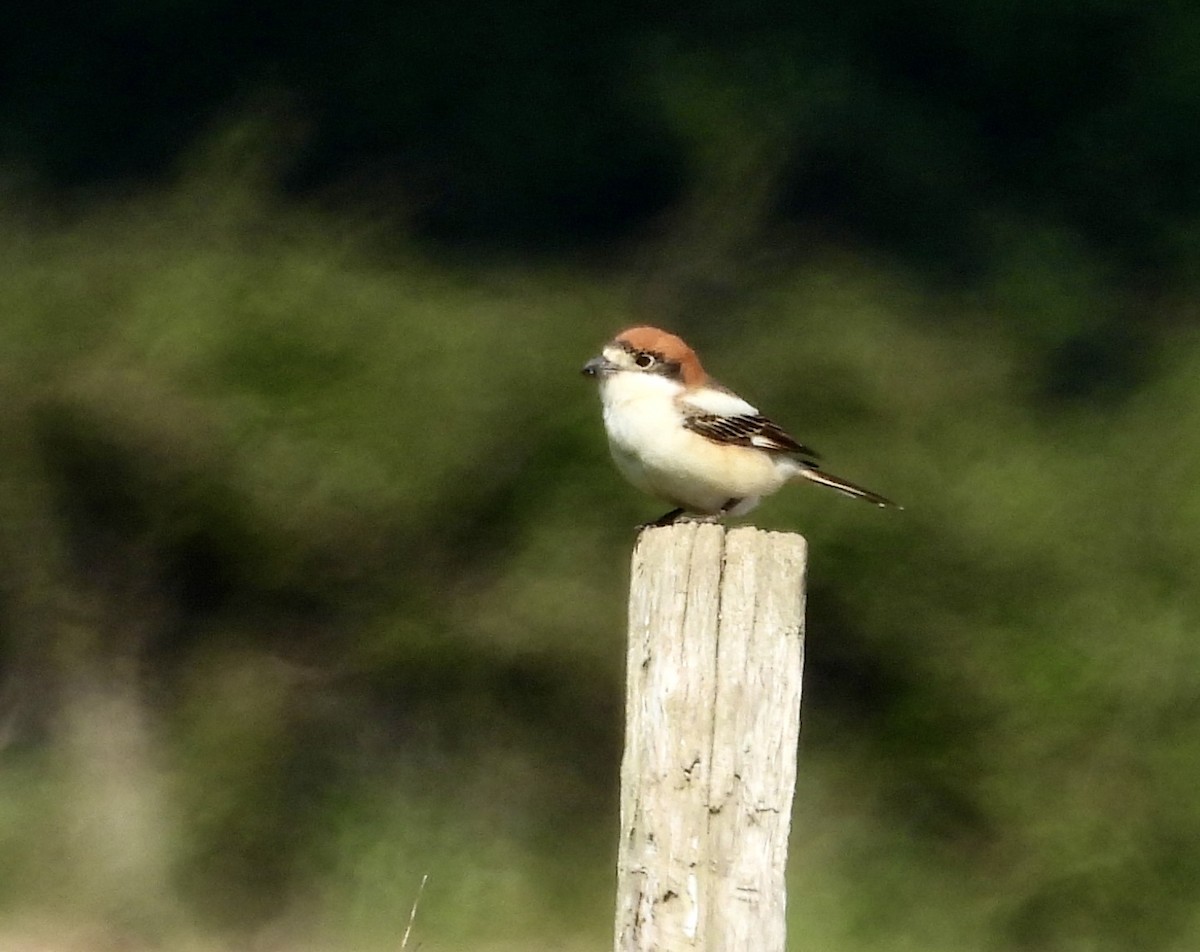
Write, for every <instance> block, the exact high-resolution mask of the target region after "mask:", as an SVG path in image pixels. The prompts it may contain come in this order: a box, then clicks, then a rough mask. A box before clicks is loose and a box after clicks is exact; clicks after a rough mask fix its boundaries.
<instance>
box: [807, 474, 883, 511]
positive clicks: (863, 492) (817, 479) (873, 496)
mask: <svg viewBox="0 0 1200 952" xmlns="http://www.w3.org/2000/svg"><path fill="white" fill-rule="evenodd" d="M797 475H799V476H803V477H804V478H805V479H807V480H811V481H812V482H814V483H819V484H820V485H822V486H828V487H829V488H830V489H836V490H837V491H838V492H840V493H842V494H843V495H845V496H851V497H853V498H854V499H865V500H866V501H867V502H869V503H873V504H874V505H876V506H883V507H887V506H890V507H892V508H894V509H903V508H904V507H903V506H901V505H899V504H897V503H894V502H892V501H891V500H890V499H888V498H886V497H884V496H881V495H879V493H873V492H871V490H869V489H863V488H862V486H856V485H854V483H852V482H849V481H848V480H845V479H842V478H841V477H840V476H833V475H831V474H830V473H826V472H823V471H821V470H819V469H808V468H805V469H802V470H800V472H799V473H798V474H797Z"/></svg>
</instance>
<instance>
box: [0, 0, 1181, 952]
mask: <svg viewBox="0 0 1200 952" xmlns="http://www.w3.org/2000/svg"><path fill="white" fill-rule="evenodd" d="M61 14H62V11H56V10H54V9H53V8H52V7H46V6H45V5H38V6H34V5H32V4H30V5H28V7H26V6H25V5H21V4H18V6H17V10H16V16H15V18H14V25H13V28H12V29H11V30H6V31H5V36H4V38H3V39H2V40H0V43H2V44H3V45H4V49H3V51H2V52H3V54H4V55H3V56H2V57H0V62H2V63H3V64H4V66H3V69H4V71H5V77H4V78H5V80H6V81H5V82H4V83H0V150H2V151H3V154H4V157H5V167H6V172H5V178H4V186H3V189H2V194H0V219H2V221H3V227H2V228H0V260H2V261H4V262H5V268H4V277H3V279H2V280H0V315H2V317H3V320H2V322H0V392H3V394H4V401H3V404H2V405H0V507H2V513H0V855H2V856H3V857H4V862H3V863H0V922H2V923H3V926H0V946H4V947H12V948H15V949H25V948H53V949H72V950H75V949H78V950H87V952H91V950H93V949H101V948H111V947H114V946H115V945H120V946H121V947H124V948H135V949H143V948H145V949H151V948H162V949H175V948H179V949H183V948H203V949H217V948H244V947H246V946H247V945H248V944H250V945H253V946H254V947H261V948H264V949H289V950H290V949H314V950H316V949H321V950H325V949H334V950H337V949H350V948H356V949H373V948H380V949H383V948H396V947H398V945H399V941H400V936H401V935H402V934H403V931H404V928H405V925H406V924H407V921H408V915H409V910H410V908H411V905H412V902H413V899H414V897H415V896H416V894H417V890H418V887H419V884H420V882H421V879H422V877H423V876H424V875H426V874H428V882H427V885H426V886H425V889H424V891H423V892H422V893H421V902H420V907H419V910H418V914H417V920H416V924H415V926H414V936H413V941H414V942H419V947H420V948H422V949H428V950H435V949H455V950H459V949H461V950H500V949H513V950H515V949H522V950H536V949H547V950H550V949H554V950H575V949H580V950H582V949H599V948H605V947H607V945H608V944H609V943H610V938H609V932H610V915H611V906H612V898H611V891H612V865H613V859H614V854H615V849H614V846H615V840H614V838H615V829H616V777H617V767H618V761H619V756H620V745H621V737H620V731H621V724H622V712H621V701H622V690H623V686H622V677H623V673H622V660H623V624H624V617H623V616H624V599H625V590H626V583H627V578H626V566H627V559H628V555H629V551H630V548H631V546H632V543H633V539H634V530H633V526H634V525H636V524H637V523H638V522H640V521H643V520H645V519H647V518H651V517H653V516H655V515H657V514H658V509H657V508H656V505H657V504H655V503H653V502H651V501H649V500H643V499H641V498H638V497H637V495H636V494H635V493H634V492H633V491H632V490H631V489H629V488H628V487H626V486H625V485H624V484H623V483H621V481H620V479H619V477H618V476H617V475H616V474H615V472H614V471H613V470H612V467H611V466H610V465H609V463H608V460H607V455H606V451H605V447H604V444H603V435H602V430H601V426H600V421H599V415H598V410H597V405H596V400H595V395H594V394H593V393H592V392H591V389H590V386H589V385H588V383H587V382H586V381H584V380H582V379H581V378H580V377H579V376H578V368H579V367H580V366H581V365H582V363H583V361H584V360H585V359H587V357H589V356H591V355H592V354H593V353H594V352H595V351H596V349H597V347H598V346H599V345H600V344H601V343H602V342H603V341H604V340H605V339H607V338H608V337H609V336H611V334H612V333H613V332H614V331H615V330H617V329H619V328H620V327H622V326H625V325H627V324H630V323H634V322H640V321H654V322H656V323H662V324H665V325H667V326H670V327H672V328H674V329H676V330H679V331H680V332H682V333H684V334H685V335H686V336H688V338H689V339H690V340H693V342H694V343H696V344H697V347H698V349H699V350H700V352H701V354H702V355H703V356H705V357H706V358H707V359H706V363H707V364H708V365H709V369H710V370H711V371H712V372H713V373H714V374H715V375H717V376H718V377H719V378H720V379H722V380H723V381H724V382H726V383H728V384H730V385H731V386H734V387H735V388H738V389H740V390H744V391H746V392H747V393H748V394H750V395H751V396H752V397H753V399H754V400H755V401H756V402H757V403H758V404H759V405H760V406H762V407H763V408H764V409H765V410H766V411H767V412H769V413H770V414H771V415H772V416H774V417H775V418H777V419H778V420H779V421H780V422H781V423H783V424H784V425H785V426H787V427H788V428H789V429H791V430H793V431H794V432H795V433H796V434H797V435H798V436H799V437H801V438H802V439H804V440H805V442H811V444H813V445H815V446H817V447H818V448H819V449H821V450H822V451H824V453H825V455H826V457H827V458H828V459H829V461H830V467H831V469H834V470H835V471H837V472H840V473H844V474H845V475H846V476H848V477H850V478H853V479H856V480H860V481H862V482H863V483H865V484H866V485H869V486H871V487H873V488H877V489H879V490H880V491H882V492H885V493H886V494H888V495H889V496H892V497H894V498H896V499H898V500H901V501H902V502H903V503H904V504H905V507H906V508H905V510H904V511H903V512H899V513H892V512H879V511H875V510H873V509H871V508H870V507H867V506H856V505H854V504H853V503H851V502H850V501H848V500H843V499H841V498H839V497H836V496H833V495H830V494H824V493H821V492H819V491H817V490H815V489H813V490H805V489H803V488H801V489H797V490H796V491H795V492H793V493H784V494H782V495H780V496H778V497H776V498H774V499H772V500H771V501H770V502H769V503H767V504H765V505H764V506H763V507H762V508H761V509H760V510H759V511H757V512H756V513H755V514H754V521H755V522H756V523H757V524H759V525H763V526H767V527H771V528H781V529H793V530H797V531H801V532H803V533H804V534H805V535H806V537H807V538H808V539H809V542H810V545H811V559H812V565H811V578H810V585H811V588H810V600H809V641H808V652H807V670H806V698H805V711H804V731H803V739H802V750H801V764H802V769H801V778H800V788H799V790H798V796H797V809H796V815H795V817H794V841H793V849H792V863H791V889H790V893H789V915H790V919H791V937H792V939H791V941H792V947H794V948H797V949H804V948H820V949H825V950H830V952H859V950H863V952H865V950H888V952H890V950H901V949H909V948H911V949H920V950H922V952H936V950H943V949H944V950H959V949H963V948H980V949H995V950H1004V952H1008V950H1013V952H1019V950H1039V952H1041V950H1062V952H1075V950H1089V952H1090V950H1109V949H1111V950H1126V949H1131V948H1136V949H1139V950H1151V952H1153V950H1164V952H1168V950H1184V949H1192V948H1195V946H1196V944H1197V942H1198V941H1200V919H1198V918H1197V914H1196V911H1195V910H1196V909H1197V908H1200V904H1198V901H1200V800H1198V799H1197V797H1196V789H1197V783H1198V781H1200V731H1198V728H1200V692H1198V691H1197V670H1198V668H1200V647H1198V640H1197V638H1196V634H1197V628H1198V622H1200V604H1198V599H1197V596H1196V584H1195V579H1194V576H1195V574H1196V567H1197V565H1200V449H1198V445H1200V444H1198V440H1197V433H1200V326H1198V323H1197V316H1198V314H1197V309H1198V304H1197V301H1198V290H1200V289H1198V287H1197V282H1196V274H1197V273H1198V272H1197V267H1196V266H1197V262H1198V253H1197V251H1198V249H1197V236H1198V235H1200V230H1198V228H1197V224H1198V223H1197V200H1198V198H1200V194H1198V190H1197V184H1198V183H1200V158H1197V155H1198V153H1197V152H1196V150H1195V149H1194V147H1193V142H1192V139H1193V132H1192V128H1193V126H1194V117H1195V115H1196V114H1197V112H1198V109H1200V77H1198V76H1197V73H1196V64H1197V63H1200V49H1197V46H1198V45H1200V41H1198V40H1197V37H1200V30H1197V29H1196V26H1197V23H1196V13H1195V12H1194V11H1193V10H1192V9H1191V8H1190V7H1188V6H1186V5H1169V4H1168V5H1161V6H1160V7H1158V8H1154V9H1148V8H1145V7H1144V6H1142V5H1134V4H1132V3H1120V2H1112V0H1106V2H1103V3H1101V2H1093V3H1086V4H1072V5H1055V4H1052V3H1041V4H1036V5H1035V4H1020V3H1018V4H1008V5H1004V6H1003V7H1001V6H995V5H990V4H983V3H973V4H966V5H963V4H953V5H952V4H947V3H939V2H921V3H901V4H896V3H890V4H873V3H866V2H864V3H859V4H855V5H852V6H850V7H846V6H845V5H841V4H837V5H835V4H826V3H819V2H818V3H814V4H811V5H807V6H805V7H804V8H803V9H798V8H793V7H792V6H790V5H789V6H784V5H782V4H779V5H777V4H773V3H769V2H765V0H764V2H758V3H750V4H744V5H740V6H739V7H737V8H736V9H734V8H728V7H724V6H721V5H706V4H700V5H694V4H693V5H689V6H688V7H687V8H686V9H683V8H680V9H679V10H670V9H667V8H661V9H657V10H656V11H654V12H648V11H645V10H641V9H635V8H633V6H632V5H622V4H616V5H610V6H605V7H599V6H597V7H594V8H589V9H588V10H584V11H580V10H576V9H574V8H573V7H572V8H567V7H561V8H560V7H558V6H557V5H554V4H534V5H525V6H519V7H518V6H515V5H490V6H486V5H478V4H456V3H440V4H437V5H433V4H414V5H399V6H396V5H386V6H385V5H382V4H371V3H363V4H357V5H355V6H353V7H352V8H351V9H349V10H345V9H339V10H338V11H337V12H336V14H335V12H334V10H333V8H330V9H328V10H326V9H324V8H318V7H317V6H315V5H313V6H309V5H305V4H300V5H299V6H295V5H287V6H284V5H277V4H271V3H268V2H260V3H255V4H250V5H239V6H236V7H235V6H233V5H227V4H222V3H212V2H190V3H189V2H179V3H172V4H149V5H144V6H141V7H131V6H130V5H126V4H115V3H112V4H101V5H99V7H98V8H97V9H96V10H95V11H94V12H93V15H92V17H91V18H90V19H89V20H88V22H87V23H86V24H81V25H80V29H79V30H73V29H72V30H68V29H66V28H65V27H64V25H63V22H62V20H61Z"/></svg>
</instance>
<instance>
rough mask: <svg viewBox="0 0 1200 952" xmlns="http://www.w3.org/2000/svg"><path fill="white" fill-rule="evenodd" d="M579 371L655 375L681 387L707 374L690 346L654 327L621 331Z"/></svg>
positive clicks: (604, 374) (601, 376) (692, 384)
mask: <svg viewBox="0 0 1200 952" xmlns="http://www.w3.org/2000/svg"><path fill="white" fill-rule="evenodd" d="M583 372H584V374H586V375H587V376H589V377H596V378H598V379H600V380H604V379H605V378H607V377H612V376H615V375H616V374H626V373H629V374H657V375H659V376H662V377H666V378H667V379H669V380H674V381H677V382H678V383H680V384H682V385H683V386H685V387H695V386H698V385H700V384H702V383H703V382H704V381H705V380H706V379H707V376H708V375H707V374H706V373H705V372H704V368H703V367H701V366H700V359H699V358H698V357H697V356H696V352H695V351H694V350H692V348H690V347H689V346H688V345H687V344H686V343H684V341H683V340H682V339H681V338H679V337H676V336H675V335H674V334H669V333H667V332H666V331H664V330H660V329H659V328H657V327H631V328H629V329H628V330H624V331H621V333H620V334H618V335H617V336H616V337H614V338H613V339H612V340H611V341H609V342H608V343H607V344H605V345H604V349H603V350H602V351H601V352H600V355H599V356H598V357H593V358H592V359H591V360H589V361H588V362H587V363H586V364H584V365H583Z"/></svg>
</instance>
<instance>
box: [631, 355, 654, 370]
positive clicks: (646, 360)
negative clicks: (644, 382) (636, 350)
mask: <svg viewBox="0 0 1200 952" xmlns="http://www.w3.org/2000/svg"><path fill="white" fill-rule="evenodd" d="M633 362H634V363H635V364H637V365H638V366H639V367H641V368H642V370H649V369H650V368H651V367H653V366H654V355H653V354H647V353H641V354H638V355H637V356H636V357H634V358H633Z"/></svg>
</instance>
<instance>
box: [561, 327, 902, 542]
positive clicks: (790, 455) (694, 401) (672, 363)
mask: <svg viewBox="0 0 1200 952" xmlns="http://www.w3.org/2000/svg"><path fill="white" fill-rule="evenodd" d="M583 373H584V374H585V375H586V376H588V377H592V378H594V379H595V380H596V381H597V382H598V383H599V390H600V400H601V403H602V404H603V410H604V414H603V415H604V429H605V431H606V432H607V435H608V444H609V450H610V452H611V453H612V457H613V461H614V462H615V463H616V465H617V469H619V470H620V471H621V473H622V475H624V476H625V478H626V479H628V480H629V482H631V483H632V484H633V485H634V486H635V487H637V488H638V489H640V490H641V491H642V492H645V493H647V494H649V495H651V496H655V497H657V498H659V499H660V500H663V501H665V502H667V503H669V504H670V505H671V506H672V507H673V508H672V509H671V510H670V511H669V512H667V513H665V514H664V515H663V516H661V517H660V518H658V519H656V520H654V522H651V523H647V524H646V525H648V526H664V525H669V524H671V523H673V522H675V521H677V520H679V519H681V518H700V519H707V520H710V521H716V520H719V519H721V518H722V517H724V516H741V515H745V514H746V513H748V512H749V511H750V510H752V509H753V508H754V507H755V506H757V505H758V504H759V502H760V501H761V500H762V499H763V497H765V496H769V495H771V494H772V493H774V492H776V491H777V490H779V489H780V488H782V487H783V486H784V485H785V484H787V483H791V482H796V481H799V480H808V481H809V482H813V483H817V484H818V485H821V486H828V487H829V488H831V489H834V490H837V491H838V492H840V493H843V494H844V495H846V496H851V497H853V498H855V499H862V500H865V501H866V502H869V503H872V504H874V505H876V506H880V507H894V508H901V507H900V506H898V505H897V504H896V503H894V502H892V501H891V500H890V499H888V498H886V497H884V496H881V495H879V494H878V493H875V492H872V491H871V490H869V489H864V488H863V487H862V486H858V485H856V484H854V483H852V482H850V481H849V480H846V479H842V478H841V477H840V476H834V475H833V474H832V473H827V472H826V471H825V470H823V469H821V466H820V462H819V460H820V456H819V455H818V454H817V452H816V451H815V450H813V449H812V447H809V446H805V445H804V444H803V443H800V442H798V441H796V440H795V439H793V438H792V437H791V436H789V435H788V433H787V432H786V431H784V430H783V429H782V428H780V427H779V426H778V425H777V424H775V423H774V422H772V421H771V420H769V419H768V418H767V417H765V416H763V415H762V414H761V413H759V412H758V409H757V408H756V407H754V406H753V405H752V404H750V403H748V402H747V401H745V400H744V399H742V398H741V397H739V396H738V395H737V394H736V393H734V392H733V391H732V390H730V389H728V388H727V387H724V386H722V385H721V384H719V383H717V382H716V381H715V380H713V379H712V378H711V377H710V376H709V375H708V374H707V373H706V372H705V370H704V367H703V366H702V365H701V363H700V358H699V357H697V356H696V352H695V351H694V350H692V348H691V347H689V346H688V345H687V343H685V342H684V341H683V340H682V339H681V338H680V337H677V336H676V335H675V334H672V333H670V332H668V331H665V330H662V329H660V328H657V327H648V326H639V327H630V328H628V329H626V330H623V331H621V332H620V333H619V334H617V336H616V337H614V338H613V339H612V340H611V341H609V342H608V343H607V344H605V345H604V347H603V349H602V350H601V353H600V354H599V355H598V356H596V357H593V358H592V359H591V360H589V361H588V362H587V363H586V364H584V365H583Z"/></svg>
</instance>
